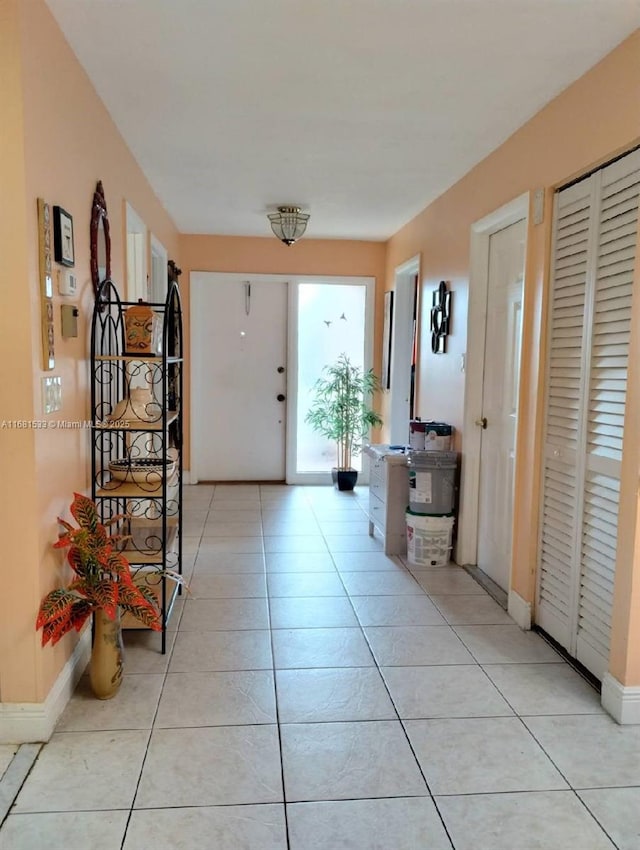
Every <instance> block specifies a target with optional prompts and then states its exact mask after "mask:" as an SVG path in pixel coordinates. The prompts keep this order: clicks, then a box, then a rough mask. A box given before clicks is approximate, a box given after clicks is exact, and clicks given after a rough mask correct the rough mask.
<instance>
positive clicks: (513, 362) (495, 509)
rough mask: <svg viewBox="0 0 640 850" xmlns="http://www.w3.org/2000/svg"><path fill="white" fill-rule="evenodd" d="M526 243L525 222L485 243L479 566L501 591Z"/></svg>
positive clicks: (507, 561)
mask: <svg viewBox="0 0 640 850" xmlns="http://www.w3.org/2000/svg"><path fill="white" fill-rule="evenodd" d="M525 241H526V221H525V220H522V221H518V222H516V223H515V224H512V225H510V226H509V227H506V228H504V230H500V231H498V232H497V233H494V234H492V235H491V237H490V238H489V284H488V289H487V330H486V338H485V358H484V364H485V366H484V382H483V398H482V417H481V420H480V421H481V422H482V423H483V425H481V426H479V427H483V431H482V442H481V447H480V491H479V515H478V566H479V567H480V569H482V570H483V571H484V572H485V573H486V574H487V575H488V576H490V577H491V578H492V579H493V580H494V581H495V582H496V584H498V585H499V586H500V587H501V588H503V590H506V591H508V590H509V575H510V568H511V525H512V523H511V519H512V515H513V477H514V464H515V451H516V430H517V418H518V385H519V378H520V341H521V336H522V294H523V283H524V255H525ZM485 422H486V425H484V423H485Z"/></svg>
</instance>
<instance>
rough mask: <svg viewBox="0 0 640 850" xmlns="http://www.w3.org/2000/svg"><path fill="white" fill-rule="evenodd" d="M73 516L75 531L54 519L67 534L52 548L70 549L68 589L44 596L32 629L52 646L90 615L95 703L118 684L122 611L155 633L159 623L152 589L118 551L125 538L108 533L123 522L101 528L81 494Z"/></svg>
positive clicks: (168, 573) (92, 507)
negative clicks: (137, 579) (140, 582)
mask: <svg viewBox="0 0 640 850" xmlns="http://www.w3.org/2000/svg"><path fill="white" fill-rule="evenodd" d="M71 515H72V516H73V518H74V519H75V520H76V522H77V523H78V527H77V528H74V527H73V526H72V525H71V524H70V523H68V522H66V520H64V519H61V518H60V517H58V522H59V523H60V524H61V525H62V526H63V528H64V529H65V533H64V534H62V535H61V536H60V538H59V539H58V541H57V543H54V544H53V545H54V548H55V549H68V550H69V552H68V554H67V560H68V562H69V565H70V567H71V569H72V570H73V578H72V580H71V583H70V584H69V585H68V586H66V587H60V588H57V589H56V590H52V591H51V592H50V593H48V594H47V595H46V596H45V597H44V599H43V600H42V602H41V604H40V610H39V612H38V618H37V620H36V629H42V645H43V646H44V645H45V644H47V643H48V642H49V641H50V642H51V645H52V646H53V645H54V644H56V643H57V642H58V641H59V640H60V638H62V637H63V636H64V635H65V634H66V633H67V632H69V631H71V629H75V630H76V631H78V632H79V631H80V629H81V628H82V627H83V625H84V624H85V622H86V621H87V619H88V618H89V617H90V616H91V614H93V618H94V634H93V646H92V652H91V664H90V679H91V687H92V689H93V692H94V694H95V695H96V696H97V697H98V698H99V699H110V698H111V697H113V696H115V694H116V693H117V691H118V689H119V687H120V684H121V680H122V639H121V634H120V612H121V611H128V612H129V613H131V614H132V615H133V616H134V617H135V618H136V619H138V620H140V621H141V622H142V623H143V624H144V625H145V626H147V627H148V628H150V629H154V630H155V631H160V629H161V628H162V618H161V615H160V611H159V610H158V607H157V600H156V598H155V596H154V594H153V592H152V590H151V589H150V588H148V587H145V586H138V585H137V584H136V583H135V582H134V580H133V575H132V572H131V566H130V564H129V562H128V561H127V559H126V558H125V556H124V554H123V553H122V551H121V548H120V547H121V544H122V542H123V541H124V540H125V539H126V538H125V537H124V536H123V535H119V534H110V533H109V531H108V530H107V527H108V526H112V525H114V524H116V523H118V522H119V521H120V520H122V519H123V517H122V516H114V517H112V518H111V519H110V520H109V521H108V522H107V523H105V524H102V523H101V522H100V521H99V514H98V509H97V507H96V504H95V502H93V501H92V500H91V499H89V498H88V497H87V496H83V495H81V494H80V493H74V500H73V503H72V505H71ZM160 574H161V575H165V576H167V577H169V578H171V579H172V580H174V581H177V582H179V583H183V580H182V576H180V575H179V574H177V573H174V572H172V571H171V570H163V571H162V572H161V573H160Z"/></svg>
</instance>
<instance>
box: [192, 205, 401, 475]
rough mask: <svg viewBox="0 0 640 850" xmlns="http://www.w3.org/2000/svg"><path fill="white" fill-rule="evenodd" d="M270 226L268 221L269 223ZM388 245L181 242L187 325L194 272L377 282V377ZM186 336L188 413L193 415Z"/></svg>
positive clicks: (225, 239) (230, 239) (221, 239)
mask: <svg viewBox="0 0 640 850" xmlns="http://www.w3.org/2000/svg"><path fill="white" fill-rule="evenodd" d="M265 221H266V220H265ZM385 251H386V245H385V243H383V242H355V241H348V240H338V239H333V240H329V239H302V240H301V241H300V242H297V243H296V244H295V245H291V246H287V245H284V244H283V243H282V242H280V241H278V239H276V237H275V236H270V237H254V238H251V237H243V236H195V235H183V236H181V237H180V257H181V258H182V272H183V273H182V276H181V278H180V290H181V293H182V296H183V306H184V310H185V322H186V323H187V327H188V322H189V274H190V273H191V272H192V271H201V272H206V271H211V272H229V273H230V274H231V273H238V274H244V273H246V274H285V275H287V274H290V275H296V274H297V275H327V276H335V277H340V276H343V277H349V276H354V277H374V278H375V279H376V306H375V320H374V321H375V347H374V369H376V370H378V371H379V368H380V352H381V348H382V346H381V339H382V303H383V294H384V292H383V290H384V287H383V283H384V273H385V271H384V269H385V266H384V261H385ZM188 356H189V343H188V335H187V369H186V376H185V378H186V380H185V387H186V393H185V395H186V402H187V403H186V407H187V410H188V409H189V378H190V373H189V369H188ZM185 424H186V432H185V464H186V465H187V468H188V465H189V449H190V446H189V422H188V421H187V422H186V423H185Z"/></svg>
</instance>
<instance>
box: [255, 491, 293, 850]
mask: <svg viewBox="0 0 640 850" xmlns="http://www.w3.org/2000/svg"><path fill="white" fill-rule="evenodd" d="M259 493H260V496H261V497H262V491H259ZM260 513H261V515H262V498H261V499H260ZM264 549H265V546H264V533H263V535H262V550H263V552H264ZM264 566H265V572H264V581H265V587H266V594H267V625H268V627H269V646H270V648H271V670H272V673H273V698H274V702H275V710H276V729H277V732H278V750H279V753H280V781H281V782H282V808H283V814H284V834H285V841H286V848H287V850H290V848H291V840H290V837H289V812H288V808H287V788H286V785H285V779H284V758H283V756H282V728H281V723H280V707H279V705H278V678H277V675H276V655H275V651H274V646H273V629H272V627H271V605H270V596H269V582H268V581H267V559H266V552H264Z"/></svg>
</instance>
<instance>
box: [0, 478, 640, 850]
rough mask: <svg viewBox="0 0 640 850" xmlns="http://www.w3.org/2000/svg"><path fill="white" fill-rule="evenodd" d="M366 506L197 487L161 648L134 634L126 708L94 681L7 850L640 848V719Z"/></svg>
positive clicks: (46, 761)
mask: <svg viewBox="0 0 640 850" xmlns="http://www.w3.org/2000/svg"><path fill="white" fill-rule="evenodd" d="M365 495H366V491H362V493H359V492H356V493H355V494H347V493H337V492H336V491H335V490H333V489H330V488H302V487H279V486H257V485H238V486H227V485H225V486H218V487H215V488H214V487H212V486H202V487H190V488H187V489H186V492H185V501H186V505H187V508H186V525H185V527H186V531H187V535H186V537H185V551H186V552H187V553H188V554H187V557H186V562H187V565H188V570H187V571H188V572H190V573H192V577H191V586H192V590H193V595H192V596H191V597H189V598H187V599H186V600H185V602H184V604H181V605H180V606H178V608H177V610H176V612H175V617H174V620H173V621H172V624H171V625H172V632H171V635H170V639H169V653H168V654H167V656H166V657H164V658H163V657H162V656H160V655H159V654H158V651H157V647H158V637H157V636H156V635H153V634H149V633H147V632H128V633H127V634H126V643H127V645H128V653H127V658H126V662H125V663H126V675H125V680H124V684H123V686H122V689H121V692H120V694H119V695H118V696H117V698H116V699H115V700H114V701H112V702H99V701H97V700H94V699H93V698H92V697H91V695H90V693H89V689H88V685H87V682H86V680H85V679H83V680H82V681H81V683H80V686H79V687H78V690H77V692H76V694H75V696H74V697H73V699H72V700H71V702H70V704H69V706H68V708H67V711H66V712H65V714H64V716H63V717H62V718H61V720H60V723H59V725H58V729H57V731H56V733H55V735H54V736H53V738H52V739H51V741H50V742H49V744H47V745H46V746H45V747H43V749H42V750H41V752H40V756H39V758H38V760H37V762H36V764H35V765H34V768H33V770H32V771H31V774H30V775H29V777H28V779H27V780H26V782H25V783H24V786H23V788H22V790H21V792H20V794H19V795H18V797H17V799H16V802H15V804H14V806H13V809H12V811H11V813H10V815H9V817H8V818H7V820H6V821H5V823H4V825H3V826H2V829H0V850H33V848H38V850H63V848H64V850H86V848H87V847H91V848H92V850H148V849H149V848H154V850H199V848H203V847H207V848H215V850H451V849H452V848H455V850H574V848H580V850H606V848H609V850H611V848H618V850H638V848H640V816H639V815H638V812H640V728H638V727H635V728H634V727H627V728H622V727H619V726H616V724H615V723H614V722H613V721H612V720H611V719H610V718H609V717H608V716H607V715H606V714H604V712H603V711H602V709H601V707H600V700H599V696H598V694H597V693H596V691H595V690H594V689H593V688H592V687H591V686H590V685H589V684H588V683H586V682H585V681H584V680H583V679H582V678H581V677H580V676H579V675H578V674H577V673H576V672H575V671H574V670H573V669H572V668H571V667H570V666H569V665H568V664H566V663H565V662H564V661H563V660H562V659H561V658H560V657H559V656H558V655H557V654H556V653H555V651H554V650H553V649H551V648H550V647H549V646H548V645H547V644H546V643H545V642H544V641H543V640H542V638H540V637H539V636H538V635H536V634H533V633H524V632H522V631H521V630H520V629H519V628H518V627H516V626H515V625H514V624H513V623H512V622H511V620H510V619H509V618H508V617H507V615H506V614H505V613H504V611H503V610H502V609H501V608H500V607H499V606H498V605H496V604H495V603H494V602H493V600H492V599H490V598H489V597H488V596H487V595H486V593H485V592H484V590H483V589H482V588H481V587H480V586H479V585H478V584H476V582H475V581H473V580H472V579H471V578H470V577H469V576H468V575H467V574H466V573H465V572H464V571H462V570H460V569H459V568H457V567H449V568H446V569H443V568H441V569H431V570H425V569H422V570H418V569H412V570H409V569H407V568H406V566H405V565H404V564H403V563H402V562H401V561H400V560H399V559H394V558H387V557H386V556H385V555H384V554H383V553H382V551H381V545H380V542H379V541H378V540H371V539H370V538H369V537H368V534H367V523H366V519H365V516H364V512H363V510H362V502H361V499H362V498H364V497H365ZM194 562H195V563H194ZM12 755H13V751H12V750H10V749H8V748H0V774H1V773H2V772H3V770H4V769H6V767H7V764H8V763H9V760H10V758H11V756H12Z"/></svg>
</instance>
